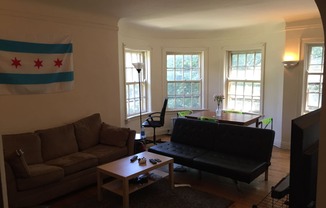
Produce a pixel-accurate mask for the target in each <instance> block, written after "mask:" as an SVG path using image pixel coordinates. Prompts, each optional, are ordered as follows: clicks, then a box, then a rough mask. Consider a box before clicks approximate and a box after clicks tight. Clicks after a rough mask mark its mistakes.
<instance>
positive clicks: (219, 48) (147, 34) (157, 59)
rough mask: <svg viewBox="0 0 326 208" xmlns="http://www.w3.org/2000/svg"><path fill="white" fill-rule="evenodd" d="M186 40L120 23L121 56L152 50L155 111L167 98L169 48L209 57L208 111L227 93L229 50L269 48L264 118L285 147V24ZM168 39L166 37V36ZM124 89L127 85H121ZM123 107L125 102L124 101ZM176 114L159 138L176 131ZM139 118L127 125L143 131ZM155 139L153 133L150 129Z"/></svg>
mask: <svg viewBox="0 0 326 208" xmlns="http://www.w3.org/2000/svg"><path fill="white" fill-rule="evenodd" d="M184 34H185V37H184V38H182V36H181V35H180V34H179V33H178V34H176V38H171V36H172V35H171V34H162V33H160V34H157V33H156V32H155V31H154V32H153V31H146V30H137V29H135V30H133V29H131V28H130V27H128V25H125V24H124V23H119V47H121V48H120V52H119V54H120V55H121V56H122V55H123V54H122V47H123V45H126V46H127V47H129V48H133V49H144V48H148V49H150V50H151V56H152V57H151V61H152V63H151V72H152V76H151V83H152V85H151V87H152V91H153V92H155V96H153V100H152V101H153V105H152V106H153V110H156V111H157V110H160V109H161V106H162V103H163V98H164V97H165V96H166V94H165V90H164V85H163V84H164V78H165V77H164V73H165V71H164V68H163V64H164V63H163V62H162V60H164V57H163V55H164V54H163V51H164V50H165V49H167V48H177V49H182V48H195V49H198V48H200V49H203V50H205V51H206V54H205V60H206V65H205V73H206V81H207V82H206V83H205V84H206V85H205V87H206V90H205V97H206V99H205V101H204V102H205V104H204V106H205V108H207V109H210V110H215V109H216V103H215V102H214V101H213V95H214V94H215V93H219V92H223V90H224V88H223V87H224V85H223V80H224V58H225V50H226V49H247V48H248V47H249V48H252V47H255V46H261V45H265V46H266V59H265V77H264V79H265V86H264V94H265V95H264V96H265V99H264V100H265V102H264V115H266V116H272V117H273V118H274V123H275V125H274V127H275V131H276V138H275V144H276V145H278V146H280V145H281V134H282V125H281V124H282V103H283V100H282V99H283V92H282V90H283V66H282V63H281V62H282V58H283V51H284V44H285V32H284V23H282V22H277V23H271V24H268V25H258V26H255V27H251V28H243V29H237V30H228V31H222V32H214V33H204V34H201V35H199V34H198V33H196V34H194V35H193V37H194V38H191V34H187V33H184ZM164 35H165V36H164ZM122 61H123V60H122V59H120V73H121V74H123V67H122V66H123V62H122ZM120 87H121V88H122V89H124V86H123V84H121V85H120ZM121 103H123V98H121ZM121 115H122V119H124V115H125V114H124V109H122V113H121ZM175 115H176V114H175V112H168V113H167V118H166V124H165V126H164V128H160V129H158V130H157V132H158V134H160V133H161V134H162V133H167V131H168V130H169V129H171V127H172V122H171V117H174V116H175ZM138 122H139V120H138V118H133V119H130V120H127V121H126V124H127V126H129V127H131V128H134V129H139V127H138V126H139V123H138ZM146 132H148V134H149V135H152V131H151V130H150V129H146Z"/></svg>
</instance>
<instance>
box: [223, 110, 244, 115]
mask: <svg viewBox="0 0 326 208" xmlns="http://www.w3.org/2000/svg"><path fill="white" fill-rule="evenodd" d="M223 112H224V113H238V114H242V111H238V110H223Z"/></svg>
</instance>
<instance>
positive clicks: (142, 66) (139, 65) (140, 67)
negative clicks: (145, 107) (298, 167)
mask: <svg viewBox="0 0 326 208" xmlns="http://www.w3.org/2000/svg"><path fill="white" fill-rule="evenodd" d="M132 65H133V66H134V67H135V68H136V70H137V72H138V87H139V125H140V131H142V116H141V86H140V72H141V70H142V69H143V68H144V63H140V62H138V63H132ZM141 133H143V132H141ZM142 136H144V135H142V134H141V135H140V137H142ZM141 139H143V138H141Z"/></svg>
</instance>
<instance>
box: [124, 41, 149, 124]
mask: <svg viewBox="0 0 326 208" xmlns="http://www.w3.org/2000/svg"><path fill="white" fill-rule="evenodd" d="M126 53H139V54H141V58H140V59H138V60H135V61H132V63H136V62H142V63H144V68H143V69H142V70H141V74H140V75H141V82H140V83H141V86H142V88H141V97H142V102H141V108H142V111H141V113H142V114H146V113H148V112H149V106H148V103H149V87H148V86H149V75H150V67H149V66H150V64H149V63H150V51H149V50H144V49H132V48H129V47H124V52H123V58H124V59H123V66H124V96H125V99H124V102H125V115H126V118H127V119H129V118H133V117H137V116H139V115H140V114H139V104H138V108H137V110H135V112H134V113H128V112H129V111H130V108H129V107H128V99H129V100H134V102H137V100H138V103H139V95H134V97H133V98H129V96H128V95H127V89H128V85H134V88H135V90H134V92H136V91H137V92H138V91H139V90H138V89H139V87H138V72H137V70H136V69H135V68H134V67H133V66H126ZM127 68H128V69H131V70H134V71H133V76H135V74H136V76H137V78H136V80H134V81H131V82H128V81H127V77H126V76H127ZM136 88H137V89H136ZM135 105H136V107H137V104H135ZM128 108H129V109H128Z"/></svg>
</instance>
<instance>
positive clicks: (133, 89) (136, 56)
mask: <svg viewBox="0 0 326 208" xmlns="http://www.w3.org/2000/svg"><path fill="white" fill-rule="evenodd" d="M147 54H148V52H146V51H137V50H131V49H125V57H124V58H125V80H126V81H125V82H126V113H127V117H130V116H135V115H138V114H139V111H140V109H139V108H140V103H139V100H140V99H139V75H140V88H141V108H142V109H141V111H142V113H143V112H147V111H148V108H147V97H148V96H147V79H146V72H147V68H146V66H147V65H148V64H146V62H147V60H146V59H147ZM137 62H141V63H144V69H142V70H141V72H140V74H138V72H137V70H136V69H135V67H134V66H133V65H132V63H137Z"/></svg>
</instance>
